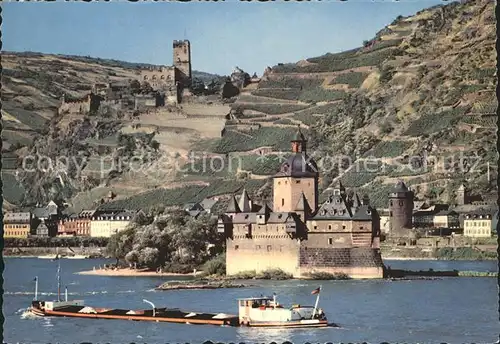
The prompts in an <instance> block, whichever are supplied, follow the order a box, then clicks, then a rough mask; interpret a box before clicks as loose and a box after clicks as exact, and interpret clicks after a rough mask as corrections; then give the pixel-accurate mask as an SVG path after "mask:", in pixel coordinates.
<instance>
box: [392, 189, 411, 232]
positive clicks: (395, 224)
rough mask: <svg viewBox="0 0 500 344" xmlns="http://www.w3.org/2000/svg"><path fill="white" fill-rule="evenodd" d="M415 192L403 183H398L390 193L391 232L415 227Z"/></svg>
mask: <svg viewBox="0 0 500 344" xmlns="http://www.w3.org/2000/svg"><path fill="white" fill-rule="evenodd" d="M413 197H414V195H413V191H411V190H409V189H408V187H407V186H406V184H405V183H404V182H403V181H399V182H397V184H396V186H395V187H394V189H392V190H391V191H390V193H389V217H390V226H391V232H394V231H398V230H401V229H403V228H407V229H411V228H412V226H413V223H412V215H413Z"/></svg>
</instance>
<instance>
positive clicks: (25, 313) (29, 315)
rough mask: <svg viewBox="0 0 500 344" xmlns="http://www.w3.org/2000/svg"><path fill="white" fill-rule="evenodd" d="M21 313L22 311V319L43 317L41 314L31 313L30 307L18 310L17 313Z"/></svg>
mask: <svg viewBox="0 0 500 344" xmlns="http://www.w3.org/2000/svg"><path fill="white" fill-rule="evenodd" d="M20 311H21V312H20ZM19 313H21V319H23V320H32V319H41V318H43V317H41V316H39V315H36V314H33V313H31V312H30V311H29V309H28V308H23V309H20V310H19V311H17V312H16V314H19Z"/></svg>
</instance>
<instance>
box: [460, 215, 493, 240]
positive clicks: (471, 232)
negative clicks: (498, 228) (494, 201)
mask: <svg viewBox="0 0 500 344" xmlns="http://www.w3.org/2000/svg"><path fill="white" fill-rule="evenodd" d="M491 223H492V212H491V211H490V210H487V209H480V210H477V211H474V212H472V213H469V214H467V215H465V219H464V236H468V237H474V238H480V237H491Z"/></svg>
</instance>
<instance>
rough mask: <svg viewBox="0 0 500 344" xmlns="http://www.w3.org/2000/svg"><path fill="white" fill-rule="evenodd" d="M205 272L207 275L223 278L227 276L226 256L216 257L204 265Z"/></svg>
mask: <svg viewBox="0 0 500 344" xmlns="http://www.w3.org/2000/svg"><path fill="white" fill-rule="evenodd" d="M201 269H202V270H203V272H204V273H205V274H207V275H219V276H223V275H225V274H226V255H225V254H221V255H218V256H217V257H214V258H212V259H210V260H209V261H207V262H206V263H205V264H203V266H202V268H201Z"/></svg>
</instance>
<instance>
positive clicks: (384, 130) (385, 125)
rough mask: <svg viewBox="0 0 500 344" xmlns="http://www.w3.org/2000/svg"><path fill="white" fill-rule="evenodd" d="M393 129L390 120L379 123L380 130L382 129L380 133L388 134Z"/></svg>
mask: <svg viewBox="0 0 500 344" xmlns="http://www.w3.org/2000/svg"><path fill="white" fill-rule="evenodd" d="M393 130H394V128H393V126H392V124H391V122H389V121H383V122H382V123H380V131H382V133H384V134H389V133H391V132H392V131H393Z"/></svg>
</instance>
